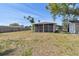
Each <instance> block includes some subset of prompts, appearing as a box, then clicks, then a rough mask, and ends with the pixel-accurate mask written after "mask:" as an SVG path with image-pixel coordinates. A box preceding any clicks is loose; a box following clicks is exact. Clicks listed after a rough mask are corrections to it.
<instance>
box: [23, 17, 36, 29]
mask: <svg viewBox="0 0 79 59" xmlns="http://www.w3.org/2000/svg"><path fill="white" fill-rule="evenodd" d="M24 19H27V20H29V21H30V23H31V24H32V27H31V29H32V30H33V29H34V25H33V23H35V21H34V18H33V17H32V16H28V17H26V16H24Z"/></svg>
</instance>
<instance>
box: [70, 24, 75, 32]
mask: <svg viewBox="0 0 79 59" xmlns="http://www.w3.org/2000/svg"><path fill="white" fill-rule="evenodd" d="M69 32H70V33H76V28H75V23H69Z"/></svg>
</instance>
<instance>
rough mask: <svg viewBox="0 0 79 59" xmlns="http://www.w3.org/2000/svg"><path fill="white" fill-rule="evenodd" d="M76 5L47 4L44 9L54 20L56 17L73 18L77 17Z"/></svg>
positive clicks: (78, 10)
mask: <svg viewBox="0 0 79 59" xmlns="http://www.w3.org/2000/svg"><path fill="white" fill-rule="evenodd" d="M76 5H77V4H76V3H49V4H48V6H47V7H46V8H47V9H48V10H49V11H50V13H51V14H52V15H53V18H54V20H55V18H56V16H63V17H66V16H67V17H71V16H73V18H74V17H77V16H79V7H77V6H76Z"/></svg>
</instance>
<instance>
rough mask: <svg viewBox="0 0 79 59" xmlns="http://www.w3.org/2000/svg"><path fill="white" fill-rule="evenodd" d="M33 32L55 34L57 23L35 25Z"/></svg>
mask: <svg viewBox="0 0 79 59" xmlns="http://www.w3.org/2000/svg"><path fill="white" fill-rule="evenodd" d="M33 31H34V32H55V31H56V23H50V22H40V23H34V24H33Z"/></svg>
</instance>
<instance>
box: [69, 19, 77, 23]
mask: <svg viewBox="0 0 79 59" xmlns="http://www.w3.org/2000/svg"><path fill="white" fill-rule="evenodd" d="M69 22H72V23H79V20H70V21H69Z"/></svg>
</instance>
